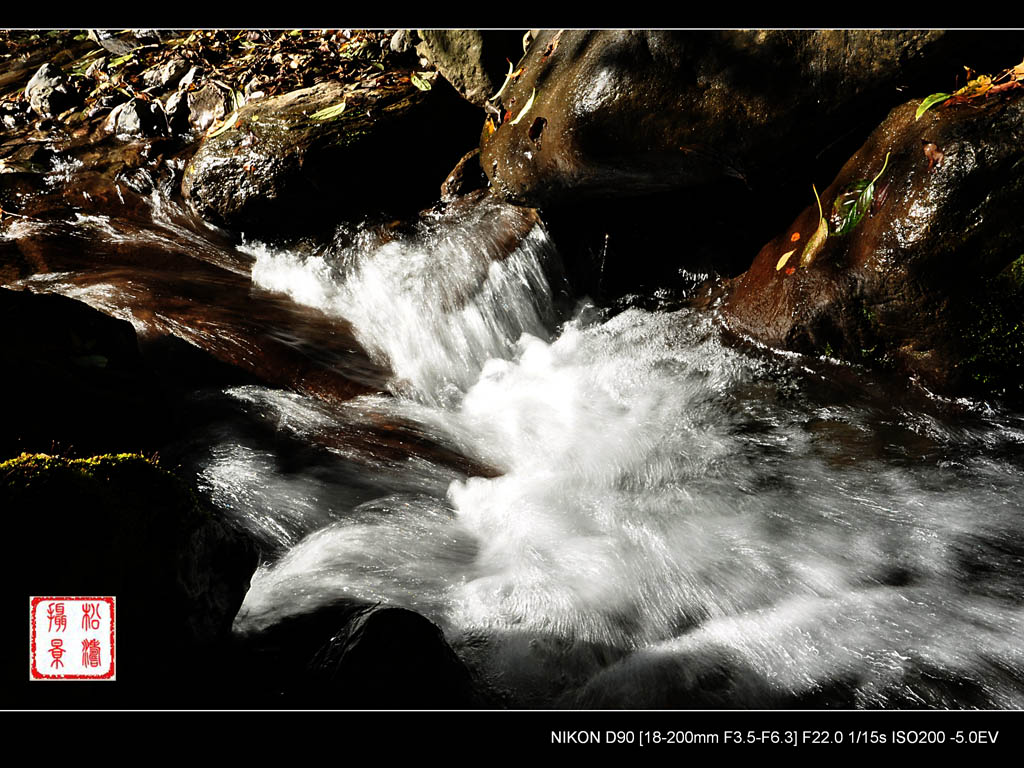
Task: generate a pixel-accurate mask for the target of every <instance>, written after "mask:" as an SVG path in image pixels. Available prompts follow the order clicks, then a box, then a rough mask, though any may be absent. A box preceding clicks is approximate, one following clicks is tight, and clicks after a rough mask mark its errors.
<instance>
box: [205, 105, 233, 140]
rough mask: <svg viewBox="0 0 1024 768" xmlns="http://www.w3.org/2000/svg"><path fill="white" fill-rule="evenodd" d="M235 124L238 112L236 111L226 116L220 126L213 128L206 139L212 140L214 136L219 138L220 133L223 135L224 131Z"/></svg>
mask: <svg viewBox="0 0 1024 768" xmlns="http://www.w3.org/2000/svg"><path fill="white" fill-rule="evenodd" d="M237 122H238V110H237V109H236V110H235V111H234V112H232V113H231V114H230V115H228V116H227V119H225V120H224V122H222V123H221V124H220V126H218V127H217V128H215V129H214V130H213V131H211V132H210V133H208V134H206V137H207V138H208V139H212V138H213V137H214V136H220V135H221V134H222V133H224V131H226V130H228V129H229V128H231V127H232V126H233V125H234V124H235V123H237Z"/></svg>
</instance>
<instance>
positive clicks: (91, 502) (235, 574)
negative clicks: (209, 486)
mask: <svg viewBox="0 0 1024 768" xmlns="http://www.w3.org/2000/svg"><path fill="white" fill-rule="evenodd" d="M0 478H2V479H3V481H2V482H0V508H2V509H3V510H4V524H5V526H6V527H7V529H8V535H10V536H11V537H12V540H14V541H19V542H26V543H27V542H31V541H39V542H42V541H45V545H44V549H43V550H42V551H41V552H40V555H41V556H40V557H38V558H31V557H25V558H18V559H16V560H11V559H7V560H6V562H7V563H8V565H6V566H4V568H3V571H4V573H3V576H4V578H3V584H4V588H3V596H4V599H3V604H4V606H5V607H9V606H10V605H11V604H12V603H16V604H19V605H23V604H24V600H25V597H27V596H28V595H104V596H111V595H112V596H114V597H115V598H116V599H117V614H116V629H117V649H118V650H117V662H116V663H117V668H116V672H117V678H118V683H117V686H116V689H114V690H110V691H107V692H106V693H108V694H111V695H114V696H117V695H125V696H126V698H127V694H128V693H129V692H134V693H135V694H136V695H137V694H138V693H139V691H140V689H146V690H148V691H149V692H150V694H152V693H153V692H159V691H161V690H166V689H174V688H177V687H185V688H188V687H193V686H194V683H195V681H192V680H191V676H192V674H196V673H197V672H198V671H199V670H197V669H196V664H197V663H201V661H202V659H203V658H204V656H205V655H206V654H207V653H208V652H209V651H210V649H212V648H216V647H217V646H219V645H222V644H224V643H226V642H227V641H228V639H229V635H230V629H231V622H232V619H233V617H234V615H235V613H236V612H237V610H238V608H239V606H240V605H241V602H242V598H243V597H244V595H245V592H246V590H247V589H248V585H249V579H250V577H251V575H252V573H253V571H254V570H255V568H256V565H257V563H258V559H257V554H256V551H255V549H254V548H253V547H252V546H251V545H249V544H247V543H246V542H245V541H244V540H242V539H241V538H240V537H239V536H238V535H237V534H235V533H233V532H232V531H231V530H230V529H229V528H227V527H226V526H225V525H224V524H223V523H221V522H220V521H218V520H217V519H216V518H215V517H214V516H213V515H212V513H210V512H209V511H207V510H205V509H203V508H202V507H201V506H200V505H199V504H198V502H197V500H196V497H195V496H194V494H193V492H192V491H191V490H190V489H189V487H188V486H187V485H186V484H185V483H184V482H183V481H181V480H180V479H179V478H177V477H176V476H174V475H172V474H171V473H170V472H167V471H166V470H164V469H162V468H160V467H159V466H158V465H157V464H156V463H155V462H153V461H151V460H148V459H146V458H144V457H142V456H140V455H132V454H119V455H106V456H96V457H92V458H89V459H79V460H70V459H65V458H59V457H52V456H47V455H30V454H24V455H22V456H20V457H19V458H16V459H12V460H9V461H6V462H3V463H0ZM15 564H16V565H15ZM17 641H20V642H22V643H25V645H26V648H27V640H22V639H21V638H20V637H19V638H18V639H17ZM17 641H16V642H17ZM10 642H11V641H10V640H7V639H5V641H4V643H5V644H8V643H10ZM19 656H21V657H23V656H22V655H21V654H19ZM19 677H20V675H19ZM5 682H6V685H5V688H9V687H11V684H10V681H5ZM52 695H53V693H51V694H50V696H51V697H52ZM71 695H73V693H72V694H71ZM101 695H102V694H101ZM62 701H65V700H64V699H62V698H58V699H56V700H55V699H52V698H51V699H49V700H48V704H47V706H57V705H58V703H57V702H62ZM65 703H66V702H65ZM139 705H140V700H139V699H137V698H136V699H135V700H133V701H132V706H139ZM94 706H95V704H94Z"/></svg>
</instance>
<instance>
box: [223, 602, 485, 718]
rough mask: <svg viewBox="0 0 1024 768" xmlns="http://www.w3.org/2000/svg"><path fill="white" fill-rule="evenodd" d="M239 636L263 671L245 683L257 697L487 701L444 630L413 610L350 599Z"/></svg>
mask: <svg viewBox="0 0 1024 768" xmlns="http://www.w3.org/2000/svg"><path fill="white" fill-rule="evenodd" d="M242 620H243V615H240V616H239V620H238V621H236V632H240V630H239V626H238V624H239V622H240V621H242ZM243 623H244V622H243ZM237 638H238V640H237V648H238V654H239V657H240V658H241V659H242V660H243V661H242V664H243V665H244V666H246V667H249V668H258V669H260V671H261V674H260V676H259V677H258V678H252V677H250V679H249V680H247V681H245V682H244V683H243V684H244V685H246V686H248V687H249V689H250V690H251V692H252V694H253V695H254V696H266V695H268V694H277V695H283V696H284V700H285V701H286V702H287V701H290V700H292V698H293V697H294V700H295V701H297V702H300V703H301V705H302V706H310V705H313V706H325V707H332V708H342V709H347V708H358V709H395V708H399V709H465V708H471V707H477V706H481V704H482V703H483V702H484V699H483V698H482V696H483V694H482V693H481V692H480V691H479V690H478V689H477V686H476V684H475V682H474V680H473V677H472V675H471V673H470V672H469V670H468V669H467V668H466V666H465V665H464V664H463V662H462V661H461V660H460V659H459V657H458V656H456V654H455V652H454V651H453V650H452V649H451V647H450V646H449V645H448V643H447V641H446V640H445V639H444V636H443V635H442V633H441V630H440V629H438V627H437V626H436V625H434V624H433V623H432V622H431V621H429V620H428V619H426V618H425V617H424V616H422V615H420V614H418V613H416V612H415V611H410V610H407V609H405V608H398V607H394V606H388V605H381V604H375V603H366V602H361V601H356V600H351V601H342V602H338V603H334V604H330V605H325V606H322V607H320V608H318V609H316V610H315V611H312V612H310V613H303V614H296V615H292V616H289V617H287V618H285V619H283V620H282V621H279V622H278V623H276V624H273V625H271V626H269V627H266V628H264V629H262V630H260V631H255V632H254V631H248V632H245V631H244V630H241V633H240V634H238V635H237Z"/></svg>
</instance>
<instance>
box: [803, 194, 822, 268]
mask: <svg viewBox="0 0 1024 768" xmlns="http://www.w3.org/2000/svg"><path fill="white" fill-rule="evenodd" d="M811 189H813V190H814V199H815V200H817V201H818V228H817V229H816V230H815V231H814V234H813V235H811V239H810V240H808V241H807V245H805V246H804V252H803V253H802V254H801V255H800V266H801V267H809V266H811V264H813V263H814V259H815V258H816V257H817V255H818V253H819V252H820V251H821V249H822V248H824V247H825V241H826V240H828V222H827V221H825V217H824V216H823V215H822V213H821V198H820V197H818V189H817V187H815V186H814V185H813V184H812V185H811Z"/></svg>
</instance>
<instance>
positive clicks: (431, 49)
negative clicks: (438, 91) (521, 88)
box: [416, 29, 523, 107]
mask: <svg viewBox="0 0 1024 768" xmlns="http://www.w3.org/2000/svg"><path fill="white" fill-rule="evenodd" d="M417 35H418V37H419V38H420V42H419V43H418V44H417V45H416V52H417V53H419V54H420V56H422V57H424V58H426V59H427V60H429V61H430V62H431V64H433V66H435V67H436V68H437V71H438V72H440V73H441V76H442V77H443V78H444V79H445V80H447V81H448V82H449V83H451V84H452V86H453V87H454V88H455V90H456V91H458V92H459V93H460V94H461V95H462V96H463V97H464V98H465V99H467V100H468V101H470V102H471V103H473V104H476V105H477V106H478V107H482V106H483V105H484V104H486V103H487V99H488V98H490V97H491V96H492V95H494V94H495V93H496V92H497V91H498V89H499V88H500V87H501V84H502V82H504V79H505V78H504V74H505V72H506V71H507V70H508V64H507V62H506V61H505V59H506V58H509V59H515V58H517V57H518V56H519V55H520V54H521V52H522V38H523V30H491V31H486V30H476V29H420V30H417Z"/></svg>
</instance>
